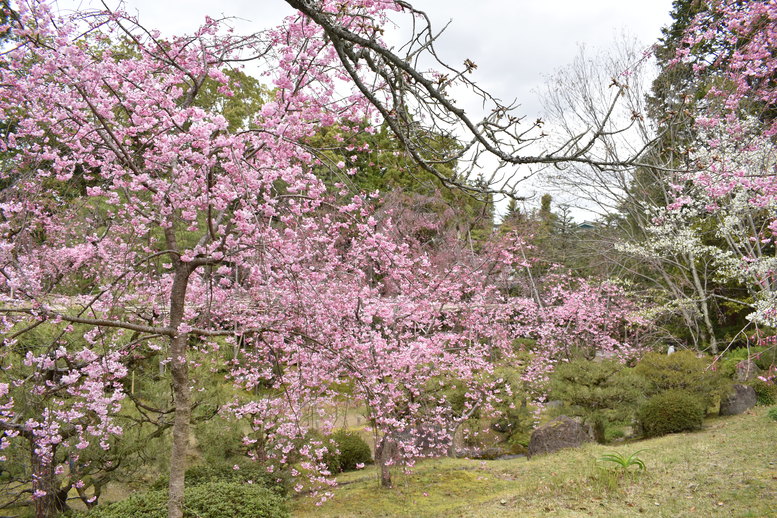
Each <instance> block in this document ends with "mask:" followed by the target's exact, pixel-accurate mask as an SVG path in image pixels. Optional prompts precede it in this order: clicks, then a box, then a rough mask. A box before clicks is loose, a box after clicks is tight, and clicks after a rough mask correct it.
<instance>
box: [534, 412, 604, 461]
mask: <svg viewBox="0 0 777 518" xmlns="http://www.w3.org/2000/svg"><path fill="white" fill-rule="evenodd" d="M592 440H593V438H592V437H591V434H590V433H589V429H588V427H586V426H583V425H582V424H580V423H578V422H577V421H575V420H574V419H572V418H571V417H567V416H565V415H562V416H559V417H557V418H555V419H554V420H552V421H550V422H548V423H546V424H544V425H542V426H540V427H538V428H537V429H536V430H534V431H533V432H532V434H531V439H530V440H529V451H528V456H529V457H532V456H534V455H541V454H543V453H552V452H554V451H558V450H561V449H563V448H577V447H578V446H581V445H583V444H584V443H587V442H590V441H592Z"/></svg>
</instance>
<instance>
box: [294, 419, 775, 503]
mask: <svg viewBox="0 0 777 518" xmlns="http://www.w3.org/2000/svg"><path fill="white" fill-rule="evenodd" d="M765 414H766V409H763V408H759V409H756V410H755V411H754V412H753V413H752V414H748V415H742V416H736V417H728V418H716V419H710V420H708V421H707V422H706V423H705V427H704V430H702V431H701V432H697V433H685V434H675V435H670V436H666V437H661V438H657V439H651V440H647V441H640V442H637V443H631V444H626V445H623V446H622V447H613V446H611V445H608V446H601V445H595V444H590V445H587V446H585V447H583V448H579V449H575V450H566V451H563V452H560V453H556V454H553V455H547V456H543V457H535V458H534V459H532V460H526V459H524V458H520V459H511V460H503V461H470V460H462V459H439V460H431V461H426V462H422V463H419V464H418V465H417V466H416V467H415V468H413V469H412V470H411V471H410V473H407V474H402V473H397V474H396V475H395V476H394V479H395V486H396V487H395V488H394V489H391V490H385V489H381V488H379V486H378V482H377V475H376V472H375V468H374V467H372V468H368V469H366V470H364V471H360V472H356V473H347V474H344V475H342V476H341V477H340V478H339V481H340V482H341V484H342V485H341V486H340V487H339V488H337V489H336V490H335V497H334V499H333V500H331V501H329V502H326V503H325V504H323V505H322V506H316V505H315V502H314V500H313V499H311V498H309V497H298V498H297V499H295V501H294V502H293V503H292V505H293V507H294V516H296V517H300V518H302V517H308V516H316V517H335V516H338V517H350V516H363V517H381V516H397V517H401V516H407V517H411V516H412V517H425V516H427V517H430V516H441V517H442V516H445V517H449V516H450V517H455V516H472V517H497V516H500V517H502V516H522V517H523V516H547V515H548V514H552V515H553V516H657V517H660V516H666V517H676V516H739V517H767V516H777V448H776V447H775V445H777V423H774V422H773V421H771V420H769V419H767V418H766V415H765ZM641 449H645V451H642V452H640V458H641V460H642V461H644V463H645V466H646V469H645V470H644V471H641V470H640V471H639V472H619V471H618V470H607V469H603V468H602V467H601V466H598V465H597V462H596V459H597V458H599V457H601V456H602V455H605V454H607V453H611V452H613V451H614V450H616V451H619V450H622V453H629V452H632V451H635V450H641Z"/></svg>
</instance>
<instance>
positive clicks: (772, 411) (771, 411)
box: [766, 407, 777, 421]
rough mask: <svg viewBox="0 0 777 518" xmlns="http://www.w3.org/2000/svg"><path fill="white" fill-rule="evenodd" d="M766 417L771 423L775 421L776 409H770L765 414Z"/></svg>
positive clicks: (776, 416)
mask: <svg viewBox="0 0 777 518" xmlns="http://www.w3.org/2000/svg"><path fill="white" fill-rule="evenodd" d="M766 416H767V417H768V418H769V419H771V420H772V421H777V407H774V408H770V409H769V411H768V412H767V413H766Z"/></svg>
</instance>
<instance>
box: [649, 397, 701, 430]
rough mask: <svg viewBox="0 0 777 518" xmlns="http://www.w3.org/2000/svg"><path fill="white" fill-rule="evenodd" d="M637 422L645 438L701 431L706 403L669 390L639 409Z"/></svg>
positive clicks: (697, 398) (652, 398)
mask: <svg viewBox="0 0 777 518" xmlns="http://www.w3.org/2000/svg"><path fill="white" fill-rule="evenodd" d="M637 422H638V424H639V427H640V429H641V430H642V434H643V435H644V436H645V437H659V436H662V435H666V434H668V433H675V432H690V431H693V430H700V429H701V426H702V423H703V422H704V403H703V402H702V401H701V400H700V399H699V397H698V396H695V395H693V394H689V393H686V392H682V391H679V390H668V391H666V392H662V393H660V394H657V395H655V396H653V397H651V398H650V399H648V400H647V401H646V402H645V403H644V404H643V405H642V406H641V407H640V408H639V410H638V411H637Z"/></svg>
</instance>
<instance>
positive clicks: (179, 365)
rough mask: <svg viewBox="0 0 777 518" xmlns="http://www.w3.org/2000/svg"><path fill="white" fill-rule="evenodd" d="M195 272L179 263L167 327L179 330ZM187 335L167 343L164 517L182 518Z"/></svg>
mask: <svg viewBox="0 0 777 518" xmlns="http://www.w3.org/2000/svg"><path fill="white" fill-rule="evenodd" d="M193 270H194V267H192V266H191V265H190V264H186V263H181V262H179V263H178V264H177V267H176V272H175V279H174V280H173V287H172V291H171V294H170V327H172V328H173V329H178V326H179V325H180V324H181V322H182V321H183V314H184V303H185V301H186V289H187V286H188V284H189V275H190V274H191V273H192V271H193ZM187 346H188V335H187V334H186V333H180V334H176V335H175V336H174V337H173V338H172V339H171V341H170V356H171V358H172V361H171V362H170V373H171V374H172V381H173V403H174V405H175V417H174V419H173V447H172V451H171V452H170V485H169V486H168V491H169V493H168V501H167V516H168V518H183V494H184V473H185V471H186V455H187V450H188V445H189V422H190V420H191V412H192V409H191V394H190V391H189V364H188V362H187V351H186V350H187Z"/></svg>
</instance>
